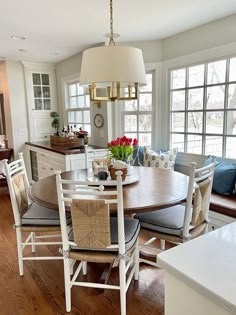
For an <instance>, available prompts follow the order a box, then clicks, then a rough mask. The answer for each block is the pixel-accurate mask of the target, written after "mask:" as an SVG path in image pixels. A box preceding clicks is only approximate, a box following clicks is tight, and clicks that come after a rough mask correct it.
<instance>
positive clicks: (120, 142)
mask: <svg viewBox="0 0 236 315" xmlns="http://www.w3.org/2000/svg"><path fill="white" fill-rule="evenodd" d="M137 145H138V140H137V139H135V138H134V139H132V138H127V137H126V136H123V137H122V138H117V139H116V140H112V141H111V142H108V144H107V146H108V151H109V154H108V158H109V159H110V160H112V159H116V160H122V161H130V160H132V157H133V152H134V147H135V146H137Z"/></svg>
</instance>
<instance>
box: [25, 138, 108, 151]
mask: <svg viewBox="0 0 236 315" xmlns="http://www.w3.org/2000/svg"><path fill="white" fill-rule="evenodd" d="M25 144H27V145H30V146H33V147H37V148H41V149H45V150H49V151H52V152H55V153H59V154H63V155H70V154H80V153H84V152H85V149H84V146H79V145H78V146H75V145H74V146H73V145H69V146H56V145H52V144H51V142H50V141H49V140H45V141H35V142H26V143H25ZM99 149H105V148H104V147H99V146H95V145H88V151H90V150H99Z"/></svg>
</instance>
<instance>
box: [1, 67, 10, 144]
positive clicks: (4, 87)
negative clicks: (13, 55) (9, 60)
mask: <svg viewBox="0 0 236 315" xmlns="http://www.w3.org/2000/svg"><path fill="white" fill-rule="evenodd" d="M0 91H1V92H2V93H3V97H4V110H5V118H6V130H7V134H6V138H7V139H8V141H9V147H13V135H12V124H11V108H10V98H9V88H8V75H7V66H6V62H1V63H0ZM3 138H5V137H4V136H2V137H1V139H0V140H1V141H0V142H2V140H3Z"/></svg>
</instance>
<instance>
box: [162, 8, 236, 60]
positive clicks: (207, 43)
mask: <svg viewBox="0 0 236 315" xmlns="http://www.w3.org/2000/svg"><path fill="white" fill-rule="evenodd" d="M235 28H236V14H234V15H231V16H228V17H225V18H223V19H220V20H217V21H214V22H211V23H208V24H205V25H202V26H199V27H196V28H194V29H191V30H189V31H186V32H183V33H180V34H178V35H175V36H171V37H169V38H166V39H164V40H163V56H164V60H168V59H172V58H176V57H179V56H183V55H186V54H191V53H194V52H197V51H200V50H205V49H209V48H213V47H217V46H222V45H225V44H229V43H232V42H236V32H235Z"/></svg>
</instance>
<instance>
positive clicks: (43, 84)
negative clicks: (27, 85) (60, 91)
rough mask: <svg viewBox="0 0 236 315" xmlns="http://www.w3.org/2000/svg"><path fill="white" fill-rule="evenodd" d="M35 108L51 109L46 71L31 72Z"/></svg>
mask: <svg viewBox="0 0 236 315" xmlns="http://www.w3.org/2000/svg"><path fill="white" fill-rule="evenodd" d="M32 80H33V93H34V108H35V110H51V93H50V82H49V74H48V73H32Z"/></svg>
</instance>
